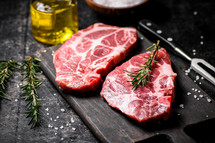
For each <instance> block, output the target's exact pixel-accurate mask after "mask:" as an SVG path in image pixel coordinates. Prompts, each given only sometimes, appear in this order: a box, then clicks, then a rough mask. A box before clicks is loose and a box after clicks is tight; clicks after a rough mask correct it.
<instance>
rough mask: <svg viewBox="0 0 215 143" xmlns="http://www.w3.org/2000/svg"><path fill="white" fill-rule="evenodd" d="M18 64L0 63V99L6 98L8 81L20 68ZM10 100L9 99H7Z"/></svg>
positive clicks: (11, 61) (12, 62)
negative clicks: (14, 71)
mask: <svg viewBox="0 0 215 143" xmlns="http://www.w3.org/2000/svg"><path fill="white" fill-rule="evenodd" d="M18 65H19V64H18V63H17V62H16V61H14V60H13V59H11V60H8V61H7V60H3V61H0V98H4V99H7V98H6V96H7V95H6V94H5V90H6V84H7V82H8V79H9V78H10V77H11V76H12V74H13V70H14V69H15V68H17V67H18ZM7 100H9V99H7Z"/></svg>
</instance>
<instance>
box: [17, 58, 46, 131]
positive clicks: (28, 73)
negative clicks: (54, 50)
mask: <svg viewBox="0 0 215 143" xmlns="http://www.w3.org/2000/svg"><path fill="white" fill-rule="evenodd" d="M38 62H40V60H39V59H37V58H33V57H31V56H29V59H27V60H24V61H23V64H22V66H21V67H22V68H23V72H25V76H24V78H23V81H26V82H27V83H26V84H25V85H24V86H22V87H21V89H22V91H23V93H22V94H21V96H24V97H25V101H28V103H27V104H26V108H27V110H28V111H27V112H26V114H28V115H27V118H28V117H30V118H31V120H30V122H29V125H31V128H33V127H35V126H40V125H41V123H40V120H39V118H38V117H39V116H40V113H39V107H40V105H39V104H38V102H37V99H38V98H39V95H38V94H37V90H36V88H37V87H38V86H40V85H41V84H42V82H41V81H40V80H38V78H37V76H38V75H39V74H38V72H39V71H40V66H39V65H38Z"/></svg>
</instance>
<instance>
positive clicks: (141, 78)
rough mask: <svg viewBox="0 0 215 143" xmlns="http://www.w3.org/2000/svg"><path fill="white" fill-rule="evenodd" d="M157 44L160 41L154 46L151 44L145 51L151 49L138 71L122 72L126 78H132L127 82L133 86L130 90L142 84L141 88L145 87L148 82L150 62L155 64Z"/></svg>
mask: <svg viewBox="0 0 215 143" xmlns="http://www.w3.org/2000/svg"><path fill="white" fill-rule="evenodd" d="M159 43H160V41H159V40H158V41H157V43H156V44H153V45H152V46H150V47H149V48H147V49H146V50H149V49H151V48H153V49H152V53H151V54H150V56H149V57H144V58H146V59H147V60H146V62H145V63H144V65H143V66H140V67H139V68H140V69H139V70H136V71H134V72H130V71H127V70H124V71H125V72H127V73H128V76H130V77H132V78H133V79H132V80H131V81H128V82H130V83H131V85H132V86H133V87H132V89H134V90H135V89H136V88H137V86H138V85H140V84H142V86H146V85H147V83H148V82H150V74H151V65H152V62H154V63H156V62H157V61H156V59H157V55H158V50H159Z"/></svg>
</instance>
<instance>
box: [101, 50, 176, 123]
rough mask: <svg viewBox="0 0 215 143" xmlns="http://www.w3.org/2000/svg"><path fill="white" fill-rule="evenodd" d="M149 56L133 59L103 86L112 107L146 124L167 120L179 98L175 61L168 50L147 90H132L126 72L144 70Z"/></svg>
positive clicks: (161, 54)
mask: <svg viewBox="0 0 215 143" xmlns="http://www.w3.org/2000/svg"><path fill="white" fill-rule="evenodd" d="M148 56H149V52H147V53H143V54H140V55H137V56H134V57H132V58H131V59H130V60H129V61H127V62H125V63H123V64H122V65H121V66H119V67H116V68H115V69H114V70H113V71H112V72H110V73H109V74H108V75H107V77H106V80H105V82H104V84H103V87H102V91H101V96H102V97H103V98H104V99H106V101H107V102H108V103H109V105H110V106H112V107H114V108H116V109H119V110H121V111H122V112H123V113H124V114H126V115H127V116H129V117H130V118H133V119H135V120H137V121H138V122H145V121H147V120H149V119H157V118H160V117H162V118H165V117H167V116H168V115H169V113H170V109H171V102H172V101H173V100H174V96H175V85H174V83H175V77H176V76H177V74H176V73H174V72H173V71H172V68H171V61H170V58H169V55H168V54H167V52H166V50H165V49H160V50H159V52H158V58H157V60H158V63H156V64H155V63H152V71H151V76H150V83H148V84H147V85H146V86H145V87H143V86H142V85H139V86H138V87H137V89H136V90H133V89H132V86H131V84H130V82H127V81H131V80H132V78H131V77H130V76H128V73H127V72H125V71H123V69H125V70H127V71H136V70H138V69H139V66H143V64H144V63H145V61H146V60H147V59H146V58H144V57H148Z"/></svg>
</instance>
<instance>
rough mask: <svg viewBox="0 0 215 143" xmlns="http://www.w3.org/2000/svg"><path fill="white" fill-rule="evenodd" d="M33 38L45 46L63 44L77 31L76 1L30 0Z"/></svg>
mask: <svg viewBox="0 0 215 143" xmlns="http://www.w3.org/2000/svg"><path fill="white" fill-rule="evenodd" d="M30 12H31V23H32V34H33V37H34V38H35V39H36V40H38V41H40V42H42V43H45V44H50V45H57V44H62V43H64V42H65V41H66V40H67V39H69V38H70V37H71V36H72V34H74V33H76V32H77V31H78V6H77V0H32V2H31V5H30Z"/></svg>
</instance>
